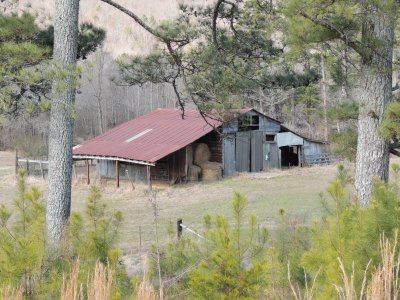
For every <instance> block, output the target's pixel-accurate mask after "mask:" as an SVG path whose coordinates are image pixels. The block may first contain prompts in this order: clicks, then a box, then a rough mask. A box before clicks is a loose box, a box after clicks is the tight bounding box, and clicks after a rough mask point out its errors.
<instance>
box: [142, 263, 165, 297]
mask: <svg viewBox="0 0 400 300" xmlns="http://www.w3.org/2000/svg"><path fill="white" fill-rule="evenodd" d="M147 269H148V265H147V256H144V259H143V279H142V282H141V283H140V284H139V287H138V289H137V292H136V299H137V300H158V299H159V297H158V295H157V293H156V291H155V290H154V287H153V286H152V284H151V283H150V282H149V280H148V278H147ZM160 289H161V291H162V288H160ZM161 293H162V292H161ZM162 298H163V296H162V295H161V298H160V299H162Z"/></svg>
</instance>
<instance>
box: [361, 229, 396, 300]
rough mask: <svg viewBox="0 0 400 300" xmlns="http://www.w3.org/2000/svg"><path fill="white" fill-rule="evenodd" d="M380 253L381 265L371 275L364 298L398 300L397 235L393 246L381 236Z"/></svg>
mask: <svg viewBox="0 0 400 300" xmlns="http://www.w3.org/2000/svg"><path fill="white" fill-rule="evenodd" d="M380 251H381V256H382V264H381V265H379V267H378V268H377V269H376V270H375V272H374V273H373V274H372V278H371V281H370V284H369V285H368V289H367V297H366V298H367V299H368V300H380V299H388V300H389V299H390V300H391V299H393V300H394V299H399V270H400V256H399V253H398V251H397V233H396V235H395V242H394V244H393V245H391V244H390V242H389V240H388V239H386V238H385V237H384V236H383V235H382V236H381V240H380Z"/></svg>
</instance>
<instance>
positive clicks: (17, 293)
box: [0, 286, 24, 300]
mask: <svg viewBox="0 0 400 300" xmlns="http://www.w3.org/2000/svg"><path fill="white" fill-rule="evenodd" d="M23 299H24V290H23V288H22V287H19V288H17V289H14V288H11V287H9V286H7V287H3V288H0V300H23Z"/></svg>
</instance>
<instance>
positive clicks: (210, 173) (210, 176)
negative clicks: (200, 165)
mask: <svg viewBox="0 0 400 300" xmlns="http://www.w3.org/2000/svg"><path fill="white" fill-rule="evenodd" d="M221 178H222V172H221V171H220V170H216V169H203V170H202V176H201V179H202V180H203V181H206V182H210V181H217V180H220V179H221Z"/></svg>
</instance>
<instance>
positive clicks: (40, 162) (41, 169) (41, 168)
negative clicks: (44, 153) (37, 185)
mask: <svg viewBox="0 0 400 300" xmlns="http://www.w3.org/2000/svg"><path fill="white" fill-rule="evenodd" d="M39 164H40V171H41V172H42V178H43V179H44V171H43V166H42V161H39Z"/></svg>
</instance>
